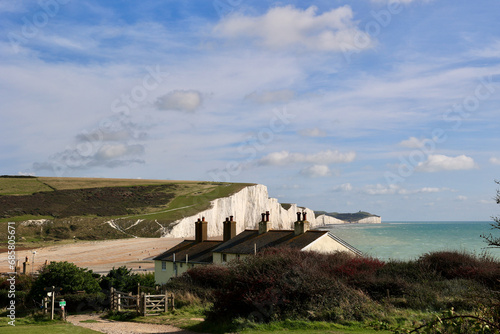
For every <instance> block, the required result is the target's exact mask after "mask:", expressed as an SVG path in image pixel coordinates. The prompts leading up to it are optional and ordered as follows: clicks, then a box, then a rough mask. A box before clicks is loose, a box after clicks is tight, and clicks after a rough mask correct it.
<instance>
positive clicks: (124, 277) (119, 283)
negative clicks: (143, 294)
mask: <svg viewBox="0 0 500 334" xmlns="http://www.w3.org/2000/svg"><path fill="white" fill-rule="evenodd" d="M137 284H140V285H141V286H145V287H154V285H155V280H154V274H152V273H149V274H136V273H132V269H129V268H127V267H126V266H121V267H119V268H117V269H115V268H114V267H113V269H111V270H110V271H109V273H108V274H107V275H106V276H105V277H103V278H102V279H101V288H102V289H103V290H110V289H111V287H114V288H115V289H117V290H120V291H123V292H136V291H137Z"/></svg>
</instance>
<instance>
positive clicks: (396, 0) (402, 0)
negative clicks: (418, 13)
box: [371, 0, 432, 5]
mask: <svg viewBox="0 0 500 334" xmlns="http://www.w3.org/2000/svg"><path fill="white" fill-rule="evenodd" d="M415 1H423V2H429V1H432V0H371V2H375V3H387V4H391V5H395V4H397V3H400V4H409V3H412V2H415Z"/></svg>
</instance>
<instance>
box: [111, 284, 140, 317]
mask: <svg viewBox="0 0 500 334" xmlns="http://www.w3.org/2000/svg"><path fill="white" fill-rule="evenodd" d="M110 300H111V310H112V311H128V310H131V311H136V312H138V308H139V298H138V296H137V295H133V294H132V292H129V293H126V292H123V291H118V290H116V289H115V288H111V292H110Z"/></svg>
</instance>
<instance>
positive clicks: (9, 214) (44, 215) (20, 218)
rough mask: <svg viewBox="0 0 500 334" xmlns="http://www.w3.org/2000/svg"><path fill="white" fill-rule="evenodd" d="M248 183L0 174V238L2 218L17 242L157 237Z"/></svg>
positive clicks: (2, 226)
mask: <svg viewBox="0 0 500 334" xmlns="http://www.w3.org/2000/svg"><path fill="white" fill-rule="evenodd" d="M249 185H252V184H247V183H219V182H202V181H170V180H141V179H95V178H52V177H6V176H3V177H0V238H3V237H5V233H6V232H5V231H6V230H7V228H6V224H7V222H18V224H17V227H16V228H17V235H18V236H20V237H19V238H21V240H18V241H19V242H21V243H39V242H52V241H55V240H64V239H75V240H104V239H117V238H128V237H160V236H162V235H163V234H164V233H165V231H168V229H169V225H170V224H171V223H172V222H174V221H175V220H177V219H179V218H182V217H186V216H191V215H195V214H196V213H197V212H200V211H202V210H206V209H208V208H209V206H210V201H212V200H214V199H217V198H221V197H226V196H230V195H231V194H233V193H235V192H238V191H239V190H241V189H243V188H244V187H247V186H249ZM110 220H113V221H112V223H109V221H110ZM22 246H26V245H25V244H23V245H22Z"/></svg>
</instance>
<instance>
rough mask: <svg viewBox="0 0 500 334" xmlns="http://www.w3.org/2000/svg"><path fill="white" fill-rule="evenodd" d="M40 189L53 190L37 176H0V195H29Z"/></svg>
mask: <svg viewBox="0 0 500 334" xmlns="http://www.w3.org/2000/svg"><path fill="white" fill-rule="evenodd" d="M40 191H53V189H52V188H51V187H49V186H48V185H46V184H44V183H43V182H41V181H40V180H39V179H38V178H17V177H16V178H3V177H2V178H0V195H31V194H33V193H36V192H40Z"/></svg>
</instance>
